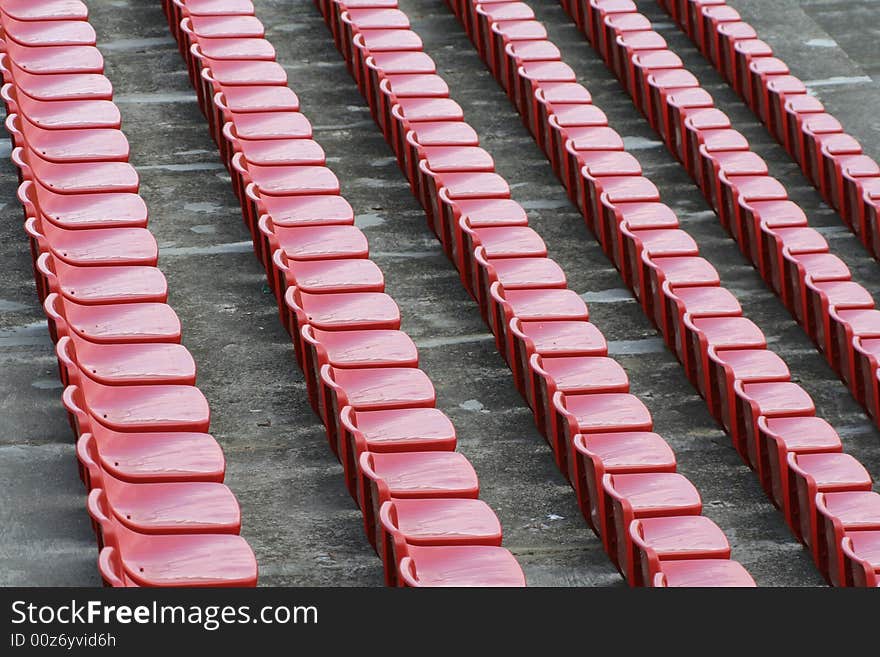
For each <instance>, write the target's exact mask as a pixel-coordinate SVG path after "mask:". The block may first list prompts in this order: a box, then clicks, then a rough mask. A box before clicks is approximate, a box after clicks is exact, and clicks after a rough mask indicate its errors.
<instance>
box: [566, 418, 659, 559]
mask: <svg viewBox="0 0 880 657" xmlns="http://www.w3.org/2000/svg"><path fill="white" fill-rule="evenodd" d="M574 457H575V463H574V469H575V480H574V481H573V482H572V483H573V484H574V486H575V492H576V493H577V498H578V503H579V504H580V507H581V512H582V513H583V514H584V518H586V520H587V522H588V523H589V524H590V526H591V527H592V528H593V530H594V531H595V532H596V533H597V534H598V535H599V537H600V538H601V539H602V541H603V543H604V542H606V541H607V538H608V537H607V536H606V535H605V533H604V532H605V529H606V518H605V511H606V508H605V490H604V488H603V487H602V478H603V477H604V476H605V475H606V474H608V473H611V474H633V473H639V472H675V454H673V453H672V449H671V448H670V447H669V445H668V443H667V442H666V441H665V440H663V438H661V437H660V436H659V435H658V434H656V433H651V432H648V431H622V432H616V433H592V434H579V435H577V436H575V438H574Z"/></svg>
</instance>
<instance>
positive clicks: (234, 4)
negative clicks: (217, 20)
mask: <svg viewBox="0 0 880 657" xmlns="http://www.w3.org/2000/svg"><path fill="white" fill-rule="evenodd" d="M186 10H187V12H189V14H190V15H191V16H211V15H219V16H253V14H254V3H253V2H252V1H251V0H186Z"/></svg>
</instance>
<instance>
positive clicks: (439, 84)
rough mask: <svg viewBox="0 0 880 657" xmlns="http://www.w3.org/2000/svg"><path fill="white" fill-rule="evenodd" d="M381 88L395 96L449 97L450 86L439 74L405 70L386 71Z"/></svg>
mask: <svg viewBox="0 0 880 657" xmlns="http://www.w3.org/2000/svg"><path fill="white" fill-rule="evenodd" d="M380 89H381V90H382V91H383V92H385V93H387V94H389V95H390V96H392V97H394V98H403V97H404V96H415V97H421V98H424V97H427V96H437V97H438V98H447V97H448V96H449V87H448V86H447V85H446V81H445V80H444V79H443V78H442V77H441V76H439V75H435V74H434V73H430V72H425V73H420V72H412V71H409V70H407V71H405V72H403V73H397V72H394V73H392V74H389V73H387V72H386V73H385V75H384V77H383V80H382V82H381V83H380Z"/></svg>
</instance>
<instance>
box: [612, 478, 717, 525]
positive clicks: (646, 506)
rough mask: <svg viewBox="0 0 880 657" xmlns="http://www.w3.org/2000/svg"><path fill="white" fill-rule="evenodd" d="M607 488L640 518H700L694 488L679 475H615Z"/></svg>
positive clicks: (698, 499)
mask: <svg viewBox="0 0 880 657" xmlns="http://www.w3.org/2000/svg"><path fill="white" fill-rule="evenodd" d="M605 481H606V482H608V483H606V486H605V487H606V489H608V488H609V486H610V488H611V490H613V491H614V492H615V494H616V496H617V497H622V498H624V499H626V500H627V502H629V504H630V506H631V507H632V510H633V512H634V513H635V514H636V516H649V515H685V514H693V515H697V514H699V512H700V509H701V508H702V502H701V500H700V494H699V493H698V492H697V489H696V488H694V485H693V484H692V483H691V482H690V481H689V480H688V479H686V478H685V477H683V476H682V475H680V474H678V473H675V472H652V473H635V474H611V475H606V476H605Z"/></svg>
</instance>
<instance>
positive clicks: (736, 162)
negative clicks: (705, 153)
mask: <svg viewBox="0 0 880 657" xmlns="http://www.w3.org/2000/svg"><path fill="white" fill-rule="evenodd" d="M712 159H713V160H715V162H716V163H717V164H718V167H719V168H720V169H721V171H723V172H724V175H725V176H766V175H767V172H768V169H767V162H766V161H765V160H764V159H763V158H762V157H761V156H760V155H758V154H757V153H755V152H753V151H721V152H718V153H713V154H712Z"/></svg>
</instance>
